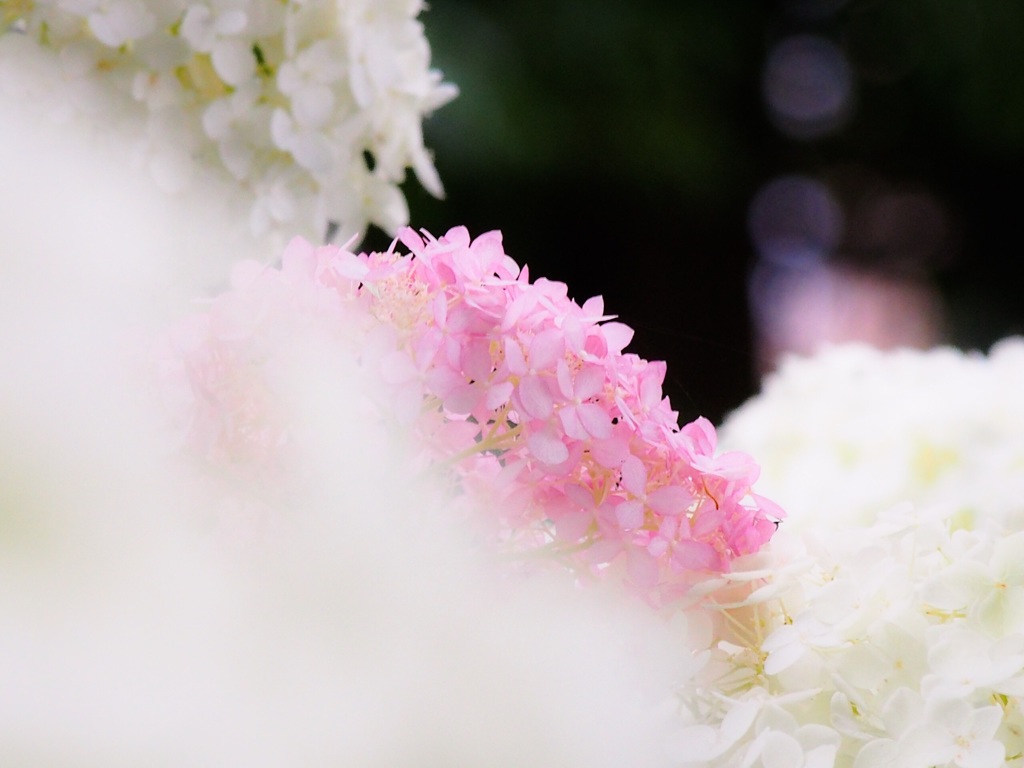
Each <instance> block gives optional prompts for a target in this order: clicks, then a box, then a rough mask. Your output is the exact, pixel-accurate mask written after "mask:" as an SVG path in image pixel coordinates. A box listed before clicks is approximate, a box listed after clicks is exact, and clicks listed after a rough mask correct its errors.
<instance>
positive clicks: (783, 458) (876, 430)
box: [721, 338, 1024, 527]
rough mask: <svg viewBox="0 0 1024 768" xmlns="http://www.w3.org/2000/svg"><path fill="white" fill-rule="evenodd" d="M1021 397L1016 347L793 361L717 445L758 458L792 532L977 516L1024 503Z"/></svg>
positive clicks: (855, 350) (1009, 343)
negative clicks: (957, 512)
mask: <svg viewBox="0 0 1024 768" xmlns="http://www.w3.org/2000/svg"><path fill="white" fill-rule="evenodd" d="M1022 389H1024V342H1022V341H1021V340H1020V339H1017V338H1010V339H1005V340H1003V341H1002V342H1000V343H999V344H996V345H995V346H994V347H993V349H992V350H991V352H990V354H989V355H988V356H985V355H982V354H979V353H976V352H961V351H958V350H956V349H952V348H937V349H933V350H931V351H928V352H920V351H914V350H897V351H892V352H882V351H879V350H876V349H872V348H871V347H868V346H865V345H861V344H849V345H841V346H834V347H831V348H828V349H826V350H824V351H823V352H821V353H820V354H819V355H817V356H815V357H806V358H805V357H791V358H789V359H788V360H787V361H786V362H785V363H784V364H783V365H782V366H781V367H780V368H779V369H778V370H777V371H776V373H774V374H772V375H771V376H769V377H768V379H767V380H766V381H765V384H764V388H763V391H762V393H761V394H760V395H758V396H757V397H755V398H753V399H751V400H750V401H749V402H747V403H746V404H744V405H743V406H741V407H740V408H738V409H737V410H736V411H735V412H734V413H732V414H731V415H730V416H729V418H727V419H726V421H725V423H724V424H723V425H722V426H721V439H722V441H723V443H724V444H726V445H729V446H731V447H734V448H737V449H740V448H741V449H742V450H745V451H749V452H750V453H751V454H752V455H754V456H757V457H758V460H759V461H760V462H761V465H762V476H761V480H760V484H759V487H760V488H761V489H762V490H763V491H764V492H765V493H767V494H769V495H770V496H771V498H773V499H774V500H776V501H777V502H779V503H780V504H781V505H782V506H783V507H784V508H785V509H786V511H787V513H788V514H789V519H788V520H787V524H789V525H791V526H793V527H800V526H804V525H814V524H817V523H819V522H821V523H824V522H828V523H830V524H831V523H835V522H861V523H865V522H870V521H872V520H873V519H874V516H875V515H876V514H877V513H878V512H880V511H882V510H884V509H887V508H889V507H891V506H892V505H894V504H896V503H898V502H901V501H906V500H911V499H913V500H915V501H916V502H918V503H944V504H955V505H960V506H961V507H962V508H963V512H964V513H965V514H972V513H974V512H976V511H977V510H978V509H984V508H987V507H989V506H992V505H1003V504H1006V503H1010V501H1011V500H1012V499H1015V498H1021V496H1022V494H1024V477H1022V475H1021V472H1020V469H1021V467H1022V466H1024V401H1022V400H1021V398H1020V394H1019V393H1020V392H1021V391H1022ZM822 499H827V500H828V501H827V504H823V503H822Z"/></svg>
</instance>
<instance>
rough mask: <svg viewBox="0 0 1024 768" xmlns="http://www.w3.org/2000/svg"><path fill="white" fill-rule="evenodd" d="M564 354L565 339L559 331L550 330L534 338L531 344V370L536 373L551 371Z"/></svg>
mask: <svg viewBox="0 0 1024 768" xmlns="http://www.w3.org/2000/svg"><path fill="white" fill-rule="evenodd" d="M563 354H565V337H564V336H563V334H562V332H561V331H559V330H558V329H556V328H548V329H547V330H545V331H541V332H540V333H538V334H537V335H536V336H534V337H533V341H531V342H530V368H531V369H532V370H534V371H546V370H549V369H551V368H553V367H554V366H555V362H556V361H557V360H558V359H559V358H560V357H561V356H562V355H563Z"/></svg>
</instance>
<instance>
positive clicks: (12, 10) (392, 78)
mask: <svg viewBox="0 0 1024 768" xmlns="http://www.w3.org/2000/svg"><path fill="white" fill-rule="evenodd" d="M423 9H424V4H423V3H422V2H419V0H415V1H409V2H385V3H382V2H376V1H374V2H369V1H368V0H306V1H305V2H300V3H281V2H277V0H238V2H232V3H222V2H215V1H214V0H204V1H202V2H196V1H193V0H34V1H31V2H27V1H26V0H0V19H2V26H0V32H2V31H3V30H4V29H7V32H6V34H0V88H5V89H6V90H8V91H10V90H16V91H18V92H20V93H22V94H23V95H26V96H31V97H33V98H34V99H36V100H37V101H41V102H44V103H48V104H49V105H50V107H51V109H52V111H53V112H54V113H55V114H57V115H59V116H60V117H62V118H64V119H67V118H68V117H70V116H72V115H73V114H79V115H80V114H82V113H87V114H93V115H96V114H102V115H104V118H105V119H106V118H109V117H110V115H111V112H113V115H114V117H115V119H119V120H128V119H135V120H138V121H141V122H142V123H143V124H144V125H145V127H143V128H141V129H140V130H139V138H138V142H139V145H140V148H139V149H138V150H137V152H136V154H137V156H138V157H139V158H140V161H141V162H142V163H143V164H144V165H146V166H148V167H149V168H150V169H151V170H152V172H153V173H154V175H155V176H156V177H157V180H158V182H160V184H161V186H163V187H165V188H167V189H169V190H171V191H175V190H180V189H182V188H184V187H186V186H188V182H189V180H190V179H191V178H192V177H194V176H195V175H196V169H197V168H202V169H205V170H206V171H208V172H210V171H212V172H213V173H215V174H219V175H221V176H223V177H224V178H226V179H230V181H231V183H232V184H233V185H235V186H236V187H237V188H238V190H239V194H240V196H241V198H242V199H244V200H246V203H247V205H248V206H249V207H250V209H251V215H250V216H249V217H248V218H249V222H250V225H251V226H252V227H253V228H254V230H255V231H256V233H257V234H261V235H263V234H266V235H269V236H273V237H274V239H275V242H274V245H273V248H274V250H275V251H276V250H278V249H279V248H280V247H281V246H282V245H283V243H284V242H286V240H287V239H289V238H290V237H291V236H293V235H296V234H301V235H304V236H306V237H307V238H309V239H311V240H314V241H318V240H322V239H323V237H324V236H325V234H326V233H327V232H328V229H329V228H333V229H336V230H337V236H338V237H339V238H341V239H342V240H344V241H347V240H348V239H349V238H350V237H351V236H352V235H355V234H359V235H363V234H365V232H366V228H367V226H368V225H370V224H375V225H377V226H379V227H381V228H382V229H384V230H386V231H387V232H389V233H394V232H395V231H396V230H397V229H398V228H399V227H401V226H403V225H405V224H408V216H409V213H408V209H407V206H406V203H405V199H404V195H403V194H402V191H401V189H400V185H401V184H402V183H403V181H404V180H405V176H406V170H407V169H408V168H412V169H413V170H414V171H415V173H416V175H417V177H418V178H419V180H420V182H421V183H422V184H423V186H424V187H425V188H426V189H427V190H428V191H429V192H430V193H431V194H433V195H435V196H438V197H440V196H442V195H443V188H442V186H441V182H440V179H439V178H438V174H437V171H436V169H435V167H434V164H433V161H432V158H431V155H430V153H429V151H428V150H427V149H426V148H425V146H424V143H423V133H422V121H423V119H424V118H425V117H426V116H428V115H429V114H430V113H431V112H433V110H435V109H437V108H438V107H440V106H442V105H444V104H445V103H447V102H448V101H450V100H451V99H452V98H453V97H454V96H455V95H456V92H457V91H456V89H455V87H454V86H453V85H451V84H449V83H444V82H443V81H442V76H441V74H440V73H439V72H438V71H436V70H433V69H431V68H430V47H429V44H428V42H427V40H426V37H425V36H424V32H423V26H422V24H421V23H420V22H419V21H418V16H419V14H420V13H421V12H422V11H423ZM27 42H31V43H32V45H31V46H28V45H26V43H27ZM30 48H31V49H34V50H30ZM39 54H42V55H44V56H49V57H50V58H52V59H53V60H54V61H55V65H54V66H47V67H40V66H37V65H35V64H33V63H32V62H30V59H35V58H38V57H39ZM111 94H113V95H115V96H116V97H117V98H116V99H112V98H111ZM112 106H113V107H114V108H113V110H112V109H111V108H112ZM169 127H172V128H173V129H171V130H169V129H168V128H169ZM191 188H194V186H193V187H191ZM285 200H287V202H286V203H285V202H283V201H285Z"/></svg>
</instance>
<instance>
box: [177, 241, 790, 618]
mask: <svg viewBox="0 0 1024 768" xmlns="http://www.w3.org/2000/svg"><path fill="white" fill-rule="evenodd" d="M399 245H401V246H404V249H405V250H407V253H402V252H401V250H400V248H399ZM310 324H315V325H317V327H319V328H321V330H322V329H323V328H324V327H325V326H326V327H328V329H332V328H333V329H334V332H336V333H337V337H338V339H339V343H342V340H343V339H344V340H347V341H346V342H345V343H352V339H358V344H359V345H360V346H361V347H362V348H361V349H360V350H359V356H360V360H361V361H362V363H363V365H365V366H367V367H368V368H369V369H371V370H370V371H369V372H370V374H371V375H372V376H373V378H374V381H375V382H376V383H377V386H376V387H375V390H374V391H375V393H376V402H377V404H378V405H379V407H380V408H381V409H382V411H386V412H387V413H388V414H389V418H391V419H393V421H394V422H395V423H397V424H399V425H401V427H402V429H403V431H404V432H405V433H407V434H411V435H413V436H414V441H413V443H414V445H415V446H418V447H417V451H418V456H417V461H416V462H415V464H416V466H419V467H433V468H435V469H437V470H438V471H441V472H443V473H445V477H446V481H447V482H449V483H450V484H451V487H452V488H453V490H455V491H456V493H455V495H454V496H453V498H455V499H457V500H458V503H459V504H464V505H465V508H466V509H483V510H486V511H487V513H488V516H489V517H490V518H491V520H490V522H491V525H490V527H489V530H490V531H492V532H493V535H494V541H495V542H496V543H498V544H500V545H501V546H502V547H506V548H510V549H512V550H513V551H515V552H520V553H527V552H532V553H537V552H544V553H548V554H550V555H551V556H552V557H553V559H555V560H557V561H559V562H563V563H565V564H567V565H569V566H570V567H572V568H573V569H574V570H575V571H576V572H578V573H580V574H590V575H602V574H619V575H620V576H621V577H622V578H623V579H624V580H625V581H626V582H627V583H628V584H630V585H631V586H633V587H635V588H637V589H639V590H640V591H642V592H643V593H644V594H645V595H646V596H649V597H650V598H651V599H652V600H655V601H657V602H665V601H668V600H671V599H673V598H675V597H679V596H682V595H685V593H686V592H687V590H688V588H689V586H690V585H692V584H693V583H694V582H696V581H698V580H700V579H701V578H703V577H704V576H706V575H707V574H708V573H716V572H722V571H725V570H728V569H729V566H730V562H731V561H732V560H733V559H734V558H737V557H740V556H742V555H746V554H750V553H753V552H756V551H757V550H758V549H759V548H760V547H761V546H762V545H763V544H764V543H765V542H766V541H767V540H768V539H769V538H770V537H771V535H772V534H773V533H774V531H775V529H776V527H777V523H778V521H779V519H780V518H781V517H782V512H781V510H780V509H779V508H778V507H777V506H776V505H774V504H773V503H771V502H770V501H768V500H767V499H764V498H762V497H760V496H758V495H757V494H755V493H753V492H752V484H753V483H754V481H755V480H756V478H757V475H758V472H759V468H758V466H757V464H756V463H755V462H754V461H753V460H752V459H751V458H750V457H749V456H747V455H745V454H740V453H725V454H722V455H716V435H715V429H714V427H713V425H712V424H711V423H710V422H709V421H708V420H707V419H704V418H699V419H697V420H696V421H694V422H691V423H689V424H686V425H685V426H682V427H680V426H679V423H678V414H677V413H676V412H675V411H673V410H672V408H671V407H670V404H669V401H668V398H666V397H664V396H663V394H662V384H663V381H664V378H665V373H666V366H665V364H664V363H662V362H648V361H646V360H644V359H642V358H640V357H638V356H637V355H635V354H632V353H627V352H624V351H623V350H624V349H625V347H626V346H627V344H628V343H629V342H630V340H631V338H632V335H633V331H632V330H631V329H630V328H629V327H628V326H626V325H624V324H622V323H620V322H615V321H614V318H613V316H610V315H607V314H605V310H604V302H603V300H602V298H601V297H594V298H591V299H589V300H587V301H586V302H584V303H583V304H582V305H580V304H577V303H576V302H575V301H573V300H572V299H570V298H569V295H568V289H567V287H566V285H565V284H563V283H560V282H555V281H551V280H546V279H543V278H541V279H537V280H535V281H532V282H531V280H530V278H529V273H528V269H527V268H526V267H525V266H524V267H522V268H520V267H519V265H518V264H517V263H516V262H515V261H514V260H513V259H512V258H511V257H509V256H508V255H507V254H506V253H505V251H504V248H503V246H502V238H501V234H500V233H499V232H497V231H494V232H488V233H485V234H483V235H481V236H479V237H477V238H475V239H471V237H470V235H469V233H468V231H467V230H466V229H465V228H464V227H456V228H453V229H451V230H450V231H448V232H447V233H446V234H445V235H444V236H443V237H440V238H434V237H432V236H430V235H429V234H427V233H422V234H421V233H417V232H416V231H414V230H412V229H405V230H403V231H402V232H401V233H400V234H399V237H398V238H397V240H396V241H395V242H394V243H392V245H391V248H389V250H388V251H386V252H384V253H359V254H356V253H351V252H349V251H347V250H346V249H345V248H341V247H337V246H333V245H328V246H320V247H316V246H313V245H311V244H310V243H308V242H306V241H305V240H302V239H299V238H297V239H295V240H293V241H292V242H291V243H290V244H289V246H288V247H287V249H286V251H285V253H284V256H283V261H282V266H281V268H280V269H277V268H270V267H257V266H255V265H250V266H247V267H239V268H238V269H237V270H236V274H235V276H234V280H233V283H232V288H231V289H230V290H229V291H227V292H225V293H224V294H222V295H220V296H218V297H217V298H216V299H214V300H213V302H212V303H211V305H210V307H209V308H208V310H207V311H206V312H204V313H202V314H201V315H200V316H199V317H197V318H192V319H190V320H189V321H188V322H187V323H185V324H183V325H181V326H179V327H178V328H177V329H176V330H175V331H174V333H172V334H171V335H170V336H169V337H168V340H165V341H166V345H167V346H166V348H165V362H166V363H167V365H166V366H165V369H166V371H168V372H170V373H169V375H173V377H174V380H175V383H176V385H177V388H178V391H179V393H180V392H185V393H186V394H184V395H181V396H179V397H178V398H177V400H178V404H179V406H181V411H182V413H183V414H184V416H183V420H182V425H183V428H184V433H185V438H186V440H187V441H188V443H189V444H190V445H191V446H192V448H193V449H198V451H199V452H200V453H202V454H203V455H204V456H206V457H207V458H209V459H211V460H214V461H223V460H226V459H230V460H238V459H239V458H241V459H242V460H246V459H250V458H252V457H256V458H257V459H261V458H262V457H266V456H268V455H272V454H273V453H274V451H275V450H276V449H277V447H278V446H280V445H283V444H286V443H287V440H288V426H287V424H286V423H275V421H274V413H273V408H272V404H268V402H267V401H268V399H269V398H268V397H267V395H266V391H265V387H263V386H262V384H261V381H262V380H261V375H262V371H261V366H263V365H264V362H263V361H265V360H266V358H267V354H266V347H268V346H269V345H270V341H269V339H270V338H272V337H276V338H280V337H281V336H287V335H288V334H294V333H302V329H303V328H304V327H307V326H308V325H310Z"/></svg>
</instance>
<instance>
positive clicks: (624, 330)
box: [601, 323, 633, 355]
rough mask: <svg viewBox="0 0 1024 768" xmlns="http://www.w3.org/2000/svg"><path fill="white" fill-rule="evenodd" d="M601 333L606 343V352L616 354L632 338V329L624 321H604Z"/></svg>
mask: <svg viewBox="0 0 1024 768" xmlns="http://www.w3.org/2000/svg"><path fill="white" fill-rule="evenodd" d="M601 335H603V336H604V340H605V342H606V343H607V344H608V354H609V355H617V354H619V353H620V352H622V350H623V349H625V348H626V347H627V346H628V345H629V342H631V341H632V340H633V329H632V328H630V327H629V326H628V325H626V324H625V323H604V324H603V325H602V326H601Z"/></svg>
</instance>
